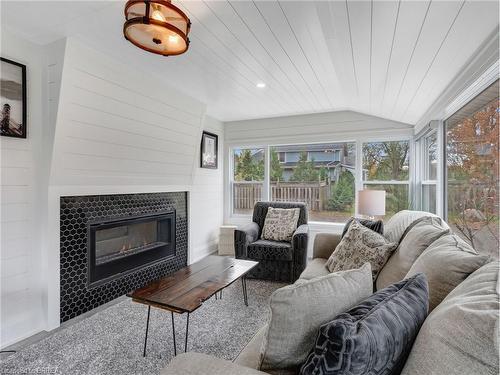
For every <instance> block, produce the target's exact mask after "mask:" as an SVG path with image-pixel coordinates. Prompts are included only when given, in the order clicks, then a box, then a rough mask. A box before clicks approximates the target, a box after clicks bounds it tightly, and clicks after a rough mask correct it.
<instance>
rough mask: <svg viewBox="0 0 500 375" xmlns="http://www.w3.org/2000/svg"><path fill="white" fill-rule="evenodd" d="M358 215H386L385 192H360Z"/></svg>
mask: <svg viewBox="0 0 500 375" xmlns="http://www.w3.org/2000/svg"><path fill="white" fill-rule="evenodd" d="M358 213H359V214H361V215H367V216H384V215H385V191H384V190H361V191H358Z"/></svg>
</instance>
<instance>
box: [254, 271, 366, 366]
mask: <svg viewBox="0 0 500 375" xmlns="http://www.w3.org/2000/svg"><path fill="white" fill-rule="evenodd" d="M372 292H373V283H372V277H371V268H370V265H369V264H365V265H363V267H361V268H360V269H355V270H350V271H344V272H337V273H332V274H329V275H327V276H321V277H316V278H314V279H311V280H304V281H303V282H300V283H296V284H293V285H288V286H285V287H284V288H280V289H278V290H276V291H275V292H274V293H273V294H272V295H271V298H270V301H269V305H270V308H271V319H270V321H269V326H268V329H267V332H266V338H265V340H264V342H263V345H262V349H261V365H260V369H261V370H267V369H280V368H281V369H288V368H290V367H294V366H296V367H298V366H300V365H301V364H302V363H303V362H304V361H305V359H306V357H307V354H308V353H309V351H310V350H311V348H312V347H313V344H314V339H315V337H316V333H317V331H318V327H319V326H320V325H321V324H324V323H326V322H328V321H330V320H332V319H333V318H334V317H335V316H337V315H338V314H340V313H342V312H344V311H347V310H348V309H350V308H351V307H352V306H355V305H356V304H358V303H359V302H361V301H362V300H364V299H366V298H367V297H368V296H370V295H371V294H372Z"/></svg>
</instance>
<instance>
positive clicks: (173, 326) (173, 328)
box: [171, 311, 177, 356]
mask: <svg viewBox="0 0 500 375" xmlns="http://www.w3.org/2000/svg"><path fill="white" fill-rule="evenodd" d="M171 313H172V336H173V337H174V356H176V355H177V345H176V344H175V324H174V312H173V311H171Z"/></svg>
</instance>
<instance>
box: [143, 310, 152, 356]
mask: <svg viewBox="0 0 500 375" xmlns="http://www.w3.org/2000/svg"><path fill="white" fill-rule="evenodd" d="M150 313H151V306H149V305H148V320H147V321H146V337H145V338H144V352H143V353H142V356H143V357H145V356H146V345H147V344H148V330H149V314H150Z"/></svg>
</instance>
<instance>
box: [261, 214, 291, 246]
mask: <svg viewBox="0 0 500 375" xmlns="http://www.w3.org/2000/svg"><path fill="white" fill-rule="evenodd" d="M299 214H300V209H298V208H273V207H269V208H268V210H267V215H266V219H265V220H264V227H263V228H262V239H265V240H271V241H291V240H292V235H293V232H295V230H296V229H297V221H298V220H299Z"/></svg>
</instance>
